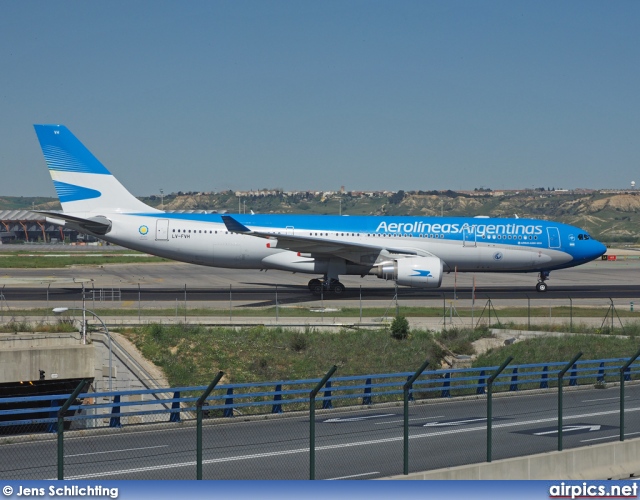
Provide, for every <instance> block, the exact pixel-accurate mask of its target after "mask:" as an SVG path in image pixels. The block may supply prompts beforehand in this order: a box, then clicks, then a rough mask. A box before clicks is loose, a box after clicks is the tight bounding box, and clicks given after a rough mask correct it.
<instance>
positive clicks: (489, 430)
mask: <svg viewBox="0 0 640 500" xmlns="http://www.w3.org/2000/svg"><path fill="white" fill-rule="evenodd" d="M512 361H513V357H512V356H509V357H508V358H507V359H505V360H504V361H503V363H502V364H501V365H500V366H499V367H498V369H497V370H496V371H495V372H493V374H492V375H491V376H490V377H489V378H488V379H487V462H491V455H492V451H493V450H492V449H491V439H492V432H493V429H492V428H491V419H492V418H493V402H492V401H493V398H492V394H493V382H494V380H495V379H496V378H497V377H498V375H500V373H501V372H502V370H504V369H505V368H506V367H507V365H508V364H509V363H511V362H512Z"/></svg>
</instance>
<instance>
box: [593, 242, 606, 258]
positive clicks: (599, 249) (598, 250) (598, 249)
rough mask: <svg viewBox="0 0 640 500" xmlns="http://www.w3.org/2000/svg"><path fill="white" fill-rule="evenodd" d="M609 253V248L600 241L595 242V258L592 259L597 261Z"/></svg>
mask: <svg viewBox="0 0 640 500" xmlns="http://www.w3.org/2000/svg"><path fill="white" fill-rule="evenodd" d="M606 252H607V247H606V246H605V245H603V244H602V243H600V242H599V241H595V240H593V257H592V259H597V258H598V257H600V256H601V255H604V254H605V253H606Z"/></svg>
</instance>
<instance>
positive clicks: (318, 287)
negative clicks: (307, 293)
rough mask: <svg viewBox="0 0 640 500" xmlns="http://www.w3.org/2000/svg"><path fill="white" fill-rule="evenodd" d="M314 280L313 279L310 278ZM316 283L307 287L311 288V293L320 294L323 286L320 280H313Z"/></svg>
mask: <svg viewBox="0 0 640 500" xmlns="http://www.w3.org/2000/svg"><path fill="white" fill-rule="evenodd" d="M311 281H314V280H311ZM315 281H317V282H318V283H316V284H314V285H313V287H311V286H310V287H309V288H310V290H311V293H313V294H314V295H322V290H323V286H322V282H321V281H320V280H315Z"/></svg>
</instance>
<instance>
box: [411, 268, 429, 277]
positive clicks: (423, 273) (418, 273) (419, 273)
mask: <svg viewBox="0 0 640 500" xmlns="http://www.w3.org/2000/svg"><path fill="white" fill-rule="evenodd" d="M413 272H414V273H416V274H412V275H411V277H414V276H419V277H420V278H433V274H431V271H423V270H421V269H414V270H413Z"/></svg>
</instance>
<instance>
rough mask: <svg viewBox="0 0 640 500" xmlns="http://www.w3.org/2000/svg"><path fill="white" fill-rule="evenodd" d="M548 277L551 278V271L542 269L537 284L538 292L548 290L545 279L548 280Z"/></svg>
mask: <svg viewBox="0 0 640 500" xmlns="http://www.w3.org/2000/svg"><path fill="white" fill-rule="evenodd" d="M548 279H549V271H540V274H539V275H538V284H537V285H536V290H537V291H538V292H546V291H547V288H548V287H547V284H546V283H545V281H547V280H548Z"/></svg>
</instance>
